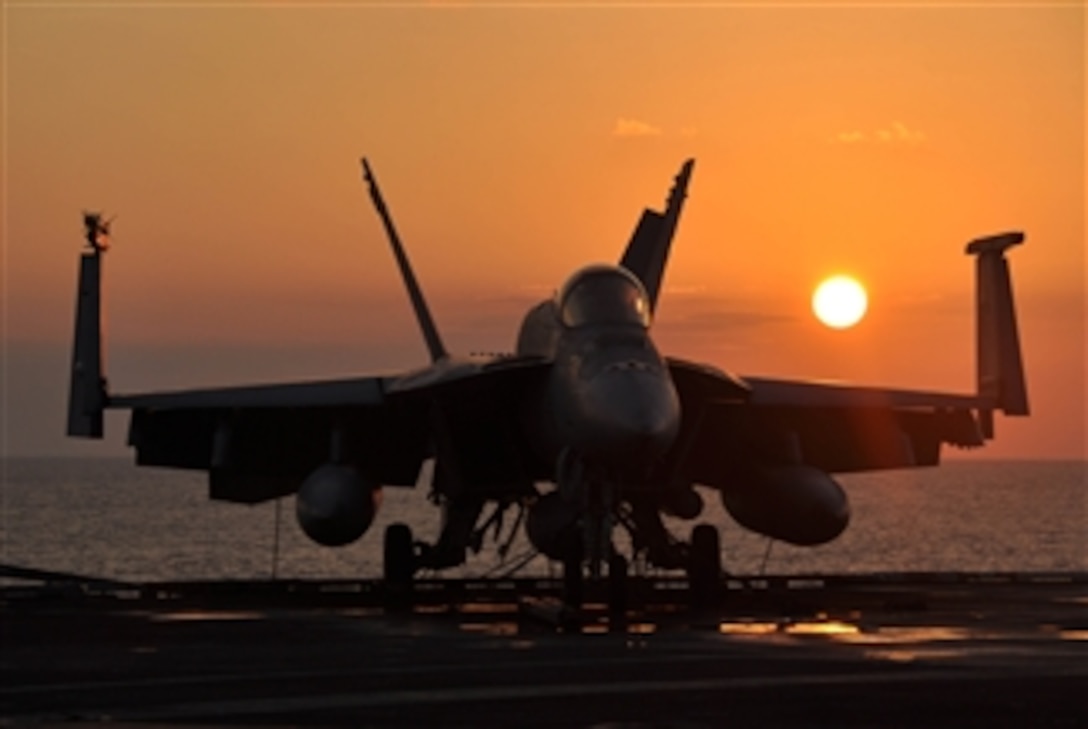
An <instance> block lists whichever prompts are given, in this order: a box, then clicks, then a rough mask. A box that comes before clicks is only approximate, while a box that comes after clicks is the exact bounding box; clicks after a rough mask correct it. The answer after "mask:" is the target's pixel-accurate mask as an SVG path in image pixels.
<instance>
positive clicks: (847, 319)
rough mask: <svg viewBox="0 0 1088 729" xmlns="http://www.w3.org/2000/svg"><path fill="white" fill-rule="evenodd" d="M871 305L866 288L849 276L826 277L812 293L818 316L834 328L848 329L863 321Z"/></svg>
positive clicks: (814, 308)
mask: <svg viewBox="0 0 1088 729" xmlns="http://www.w3.org/2000/svg"><path fill="white" fill-rule="evenodd" d="M868 306H869V299H868V296H866V294H865V288H864V287H863V286H862V285H861V284H860V283H858V281H857V280H856V279H853V278H850V277H849V276H832V277H831V278H828V279H825V280H824V281H823V282H822V283H821V284H820V285H819V286H817V287H816V291H815V292H814V293H813V294H812V310H813V311H814V312H816V318H818V319H819V320H820V321H821V322H823V323H824V324H826V325H827V326H829V327H831V328H833V329H846V328H847V327H852V326H854V325H855V324H857V323H858V322H859V321H861V318H862V317H863V316H865V310H866V309H867V308H868Z"/></svg>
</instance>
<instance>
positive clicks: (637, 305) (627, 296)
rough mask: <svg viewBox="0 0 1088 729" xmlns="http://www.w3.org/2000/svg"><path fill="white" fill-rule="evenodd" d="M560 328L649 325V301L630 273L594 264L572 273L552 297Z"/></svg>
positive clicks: (613, 267)
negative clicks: (556, 308) (556, 309)
mask: <svg viewBox="0 0 1088 729" xmlns="http://www.w3.org/2000/svg"><path fill="white" fill-rule="evenodd" d="M556 303H557V306H558V311H559V319H560V321H562V322H563V325H564V326H568V327H580V326H586V325H595V324H637V325H638V326H641V327H649V326H650V299H649V297H648V296H647V295H646V289H645V288H643V286H642V283H641V282H640V281H639V280H638V279H637V278H636V277H635V275H634V274H633V273H631V272H630V271H628V270H627V269H626V268H622V267H620V266H609V265H604V264H598V265H594V266H587V267H586V268H583V269H582V270H580V271H578V272H577V273H575V274H574V275H573V276H571V277H570V278H569V279H567V282H566V283H565V284H563V288H562V289H560V290H559V293H558V294H557V295H556Z"/></svg>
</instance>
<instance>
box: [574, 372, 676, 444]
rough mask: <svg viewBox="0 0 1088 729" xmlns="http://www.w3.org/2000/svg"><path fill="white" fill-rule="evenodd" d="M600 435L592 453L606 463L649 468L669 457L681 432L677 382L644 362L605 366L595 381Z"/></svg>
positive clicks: (594, 402)
mask: <svg viewBox="0 0 1088 729" xmlns="http://www.w3.org/2000/svg"><path fill="white" fill-rule="evenodd" d="M590 389H591V393H592V394H591V400H592V403H591V410H593V411H594V412H595V413H596V415H597V417H595V418H594V421H595V423H594V427H593V430H594V431H595V432H593V433H592V437H591V440H592V446H591V448H590V450H591V451H594V452H595V453H594V454H593V455H596V456H597V457H599V458H600V459H602V460H605V461H610V462H613V463H619V464H632V465H635V464H645V463H647V462H649V461H651V460H652V459H654V458H657V457H658V456H660V455H661V454H662V453H664V452H665V451H666V450H668V448H669V447H670V446H671V445H672V443H673V441H674V440H675V439H676V433H677V431H678V430H679V428H680V403H679V400H678V398H677V396H676V390H675V389H674V388H673V385H672V382H671V381H670V380H669V379H668V378H667V377H666V376H664V375H663V373H662V372H661V371H660V370H657V369H653V368H650V367H647V366H645V365H642V364H641V363H637V362H631V363H619V364H616V365H612V366H610V367H608V368H606V369H605V370H604V371H603V372H601V373H600V374H599V375H598V376H597V377H595V378H594V379H593V382H592V383H591V388H590Z"/></svg>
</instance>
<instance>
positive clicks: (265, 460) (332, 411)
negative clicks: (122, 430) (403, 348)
mask: <svg viewBox="0 0 1088 729" xmlns="http://www.w3.org/2000/svg"><path fill="white" fill-rule="evenodd" d="M548 366H549V365H548V363H547V362H544V361H541V360H535V359H509V360H497V361H493V362H489V363H479V362H470V361H464V362H452V363H447V362H445V361H444V362H443V363H442V365H440V366H432V367H428V368H424V369H423V370H420V371H417V372H412V373H407V374H403V375H395V376H382V377H357V378H350V379H342V380H326V381H316V382H298V383H286V384H272V385H253V386H245V387H231V388H217V389H201V390H186V391H175V392H155V393H144V394H136V395H116V396H108V401H107V403H106V407H107V408H109V409H127V410H131V411H132V419H131V424H130V428H129V444H130V445H132V446H133V447H134V448H135V449H136V462H137V463H138V464H139V465H149V466H166V467H171V468H185V469H195V470H203V471H207V472H208V473H209V483H210V496H211V498H213V499H220V500H227V501H237V502H244V503H256V502H260V501H265V500H267V499H272V498H276V497H279V496H284V495H287V494H290V493H293V492H294V491H295V490H297V489H298V486H299V484H300V483H301V482H302V480H304V479H305V478H306V476H307V475H309V474H310V473H312V472H313V471H314V469H316V468H317V467H318V466H320V465H321V464H323V463H326V462H329V461H330V460H331V459H332V457H333V453H334V451H335V450H336V449H339V450H341V451H342V452H344V453H350V454H351V457H352V458H353V459H355V460H357V461H358V462H359V464H358V465H364V466H365V468H366V470H367V473H368V474H371V475H373V477H374V478H375V479H376V480H377V481H378V482H379V483H382V484H384V485H387V486H414V485H415V484H416V481H417V479H418V477H419V472H420V467H421V466H422V463H423V461H424V460H425V459H426V458H429V457H431V456H432V455H433V452H432V451H433V438H434V432H435V427H436V421H437V419H438V414H439V413H441V416H442V420H443V422H444V423H445V427H446V428H447V429H449V430H453V431H456V432H457V434H458V437H459V438H461V439H462V440H466V441H468V442H472V441H482V442H487V443H492V444H493V443H494V442H496V441H495V440H494V439H495V437H496V436H495V433H494V432H492V431H494V430H495V429H496V428H499V429H505V431H506V440H505V442H506V443H507V445H508V446H509V448H511V449H513V450H516V451H517V453H514V454H513V455H512V456H511V458H510V460H511V462H515V463H522V462H524V459H523V458H522V457H521V456H522V454H521V450H522V449H523V448H525V447H526V446H525V445H524V444H520V443H510V439H509V433H510V432H512V431H513V430H514V429H512V428H510V427H509V424H510V423H511V422H515V421H516V420H515V419H516V417H517V413H515V412H512V410H513V409H514V405H513V404H514V403H516V402H520V401H521V398H522V395H523V393H524V390H525V388H527V387H530V386H532V384H533V383H534V382H536V381H537V378H539V377H540V376H541V374H542V373H543V372H545V371H546V369H547V367H548ZM508 410H510V411H511V412H507V411H508ZM334 440H335V441H336V442H335V443H334ZM495 460H501V454H496V456H495ZM472 465H473V464H467V465H466V467H471V466H472ZM508 477H509V476H508Z"/></svg>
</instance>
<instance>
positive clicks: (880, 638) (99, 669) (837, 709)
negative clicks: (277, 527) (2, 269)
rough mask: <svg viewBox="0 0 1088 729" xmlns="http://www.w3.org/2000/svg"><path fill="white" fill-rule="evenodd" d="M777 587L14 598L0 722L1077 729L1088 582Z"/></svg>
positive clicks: (1084, 687)
mask: <svg viewBox="0 0 1088 729" xmlns="http://www.w3.org/2000/svg"><path fill="white" fill-rule="evenodd" d="M791 584H792V587H790V586H788V585H786V584H785V583H782V584H778V583H773V582H771V583H753V584H752V585H747V586H746V589H743V590H739V589H733V590H729V591H728V592H727V593H726V594H725V596H724V597H723V599H722V600H721V601H720V602H719V603H717V604H714V605H713V606H711V607H708V608H701V609H698V610H695V609H692V608H689V607H687V606H686V605H684V604H683V603H682V601H681V600H679V599H675V598H678V596H679V594H680V593H675V594H674V593H670V592H669V590H668V589H663V590H662V591H661V593H662V595H663V597H662V599H659V600H644V599H640V600H635V601H633V604H632V605H631V608H632V609H631V610H630V611H629V612H628V613H627V614H626V616H625V619H624V620H622V621H619V620H610V619H609V618H608V615H607V611H606V610H605V609H604V608H603V606H601V605H594V604H590V605H589V606H588V610H587V611H586V613H585V616H584V619H583V621H582V624H581V627H579V628H577V629H572V630H569V631H567V632H562V631H560V630H558V629H557V628H556V627H555V626H554V625H551V624H548V623H546V622H541V621H539V620H536V619H534V618H532V617H529V616H528V615H527V614H526V611H525V610H524V606H522V607H519V605H518V603H517V602H516V601H515V599H514V597H513V593H514V589H513V588H511V589H509V590H506V591H505V592H504V591H503V590H501V589H499V590H496V591H495V592H494V593H492V594H489V595H484V594H483V593H477V594H475V596H474V598H473V600H471V601H467V602H462V603H460V604H458V605H456V606H453V607H451V606H448V605H442V604H441V603H440V601H436V600H433V599H426V600H421V601H420V603H421V604H418V605H416V606H415V607H412V608H409V609H407V610H406V611H402V612H392V611H386V610H384V609H383V608H382V607H380V606H378V605H376V604H374V603H375V601H374V600H373V599H369V598H366V596H365V594H364V595H363V596H360V594H358V593H353V592H352V591H351V590H346V591H345V590H343V589H339V590H335V589H334V590H332V592H331V594H330V592H328V591H322V590H318V589H314V590H311V591H306V590H302V591H301V592H302V593H303V594H301V595H300V594H299V590H294V591H292V594H291V595H284V594H279V593H274V592H272V591H271V588H269V587H267V586H265V588H264V592H263V593H262V592H261V590H259V589H256V587H255V586H250V589H246V588H245V586H236V587H237V589H234V590H223V589H220V590H218V591H216V590H212V591H210V592H209V590H207V589H199V588H195V589H193V590H192V591H190V592H188V593H186V592H184V591H182V590H180V589H179V588H177V587H176V586H175V588H174V590H173V591H168V590H154V591H150V592H144V593H141V594H139V595H134V594H131V593H128V594H125V593H123V592H120V593H116V594H110V595H97V596H92V597H87V596H82V597H79V596H74V595H72V594H70V593H69V594H65V593H63V592H61V593H56V592H53V593H50V592H44V593H38V594H35V593H18V594H16V593H11V592H10V591H9V592H8V593H7V597H6V598H5V599H3V601H2V602H0V604H2V605H3V607H2V610H3V612H2V622H0V626H2V627H0V631H2V633H0V641H2V642H0V646H2V651H0V725H4V726H23V725H26V726H42V725H47V726H48V725H54V724H69V723H71V722H113V723H117V722H129V723H133V724H139V725H147V726H177V725H205V726H207V725H238V724H248V725H260V726H302V725H304V726H313V725H336V726H375V727H393V726H397V727H401V726H466V727H467V726H519V727H552V726H571V727H621V726H623V727H647V726H653V727H721V726H761V727H785V726H817V727H867V726H929V727H933V726H947V727H1028V726H1030V727H1082V726H1088V578H1086V577H1085V576H1084V575H1074V576H1071V577H1069V578H1068V579H1054V578H1048V579H1027V580H1023V579H1014V580H1010V579H1007V578H1000V579H986V578H979V579H974V580H964V579H942V578H939V577H936V578H933V579H929V580H922V579H917V578H915V579H910V580H906V579H899V580H896V579H894V578H885V579H875V578H874V579H873V580H869V581H865V580H853V581H847V582H844V583H842V584H835V585H831V584H829V583H814V584H816V586H805V583H804V581H800V582H798V581H794V582H793V583H791ZM799 585H800V586H801V587H800V588H799V587H798V586H799ZM341 587H342V586H341ZM451 589H455V588H451ZM519 589H520V588H519ZM363 592H364V593H365V590H364V591H363ZM540 592H541V598H540V599H541V600H543V601H544V602H543V603H541V604H543V605H545V606H547V605H548V604H549V603H548V602H547V598H548V595H547V592H548V591H547V589H541V590H540ZM504 595H505V597H504Z"/></svg>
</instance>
